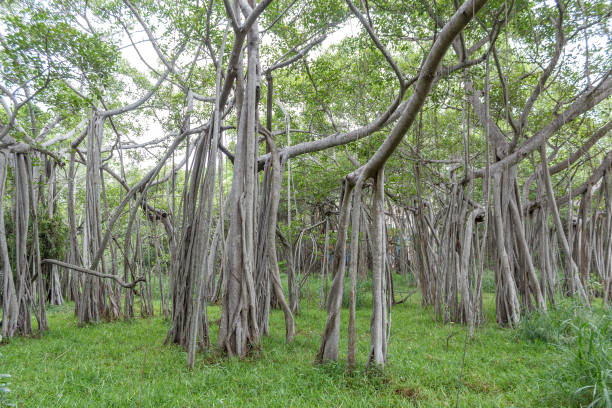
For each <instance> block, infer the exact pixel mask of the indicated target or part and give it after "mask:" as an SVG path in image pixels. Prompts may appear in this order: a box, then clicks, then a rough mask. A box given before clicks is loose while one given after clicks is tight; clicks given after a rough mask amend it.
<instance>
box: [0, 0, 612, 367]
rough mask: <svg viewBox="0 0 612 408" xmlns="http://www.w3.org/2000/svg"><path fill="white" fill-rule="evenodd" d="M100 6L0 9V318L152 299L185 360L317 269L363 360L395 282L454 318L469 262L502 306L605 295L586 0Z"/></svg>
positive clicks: (600, 72) (257, 338)
mask: <svg viewBox="0 0 612 408" xmlns="http://www.w3.org/2000/svg"><path fill="white" fill-rule="evenodd" d="M77 3H78V4H77ZM107 3H108V4H105V2H97V3H96V4H90V2H76V3H74V4H72V3H71V4H64V2H61V1H50V2H46V3H44V4H36V5H31V6H32V7H29V6H28V5H29V2H25V1H22V2H19V1H16V2H8V4H3V5H0V7H1V8H2V9H3V12H4V13H3V15H2V17H1V19H2V24H3V27H5V28H6V29H4V31H3V33H1V34H0V46H1V51H0V68H2V69H1V71H0V72H1V74H0V101H2V105H3V110H2V112H0V191H1V192H2V202H1V203H0V261H1V264H2V269H1V271H2V279H1V284H2V311H3V320H2V336H3V337H7V338H10V337H13V336H17V335H23V336H30V335H33V334H35V333H39V334H43V333H44V332H45V331H46V330H53V328H52V327H49V325H48V322H47V318H46V307H47V305H48V304H54V305H55V304H61V303H63V302H66V301H69V302H73V304H74V310H75V315H76V319H77V322H78V325H79V326H82V325H86V324H96V323H100V322H101V321H103V320H107V321H108V320H116V319H122V318H123V319H132V318H135V316H136V315H137V314H140V316H141V317H143V318H146V317H150V316H152V315H154V314H155V313H157V312H159V313H161V314H164V315H165V316H166V317H167V318H168V332H167V336H166V339H165V343H166V344H168V345H169V344H176V345H178V346H180V347H182V348H183V349H184V350H185V351H187V362H188V366H190V367H193V366H194V362H195V358H196V353H197V352H198V351H203V352H207V351H209V350H210V349H211V348H212V347H216V348H217V349H218V350H221V351H222V352H224V353H226V354H227V355H229V356H238V357H244V356H246V355H248V354H249V353H250V352H251V351H252V350H254V349H257V348H259V347H261V338H262V336H267V335H269V334H270V315H271V313H272V310H274V309H280V310H281V311H282V313H283V317H284V322H285V340H286V341H287V342H291V341H293V340H294V338H295V337H296V336H299V331H298V330H297V328H296V326H298V325H299V318H298V316H299V315H300V308H301V303H300V302H301V301H302V300H303V297H304V293H305V292H308V289H309V287H310V286H309V285H310V280H312V279H314V280H317V281H316V285H317V289H316V290H317V297H318V299H317V302H318V305H319V307H320V308H325V309H326V320H325V322H323V321H322V322H321V334H322V337H321V343H320V348H319V350H318V352H317V353H316V357H315V359H316V361H317V362H320V363H323V362H327V361H337V360H338V359H339V356H340V350H339V344H340V338H341V327H342V325H341V323H342V322H341V310H342V308H343V307H345V306H348V333H347V338H348V350H347V353H346V356H347V360H348V365H349V367H355V366H356V364H357V357H356V348H355V343H356V337H357V333H356V330H357V329H356V327H357V324H356V319H357V314H356V307H357V297H358V287H359V285H360V282H366V281H367V282H371V299H372V309H371V313H370V348H369V352H368V355H367V356H366V357H367V366H368V367H377V368H384V366H385V364H386V363H387V354H388V347H389V337H390V334H391V331H392V323H393V324H395V322H393V321H392V310H393V308H394V307H402V306H399V305H402V304H404V303H405V302H406V300H407V299H409V297H410V296H412V292H411V293H408V294H406V293H401V292H399V291H396V290H395V284H394V282H397V280H398V279H402V280H405V281H408V282H412V284H413V285H414V293H417V292H418V293H419V294H420V302H421V306H422V307H423V308H424V309H428V308H431V309H432V311H433V313H432V316H433V317H434V319H438V320H440V321H442V322H444V323H448V322H454V323H460V324H465V325H467V326H468V327H469V332H470V333H471V334H472V335H473V334H474V332H475V330H477V327H478V326H479V325H480V324H482V323H483V322H484V319H485V312H484V310H483V292H484V286H485V285H487V284H488V283H487V279H488V277H491V279H490V280H491V284H492V285H493V291H494V294H495V315H496V320H497V323H498V324H499V325H502V326H516V325H518V324H519V322H520V319H521V318H522V317H523V316H524V315H526V314H527V313H530V312H533V311H539V312H541V313H546V312H547V310H549V309H550V308H553V307H555V305H556V304H557V303H558V301H559V299H561V298H563V297H575V298H576V299H577V300H578V301H579V302H581V303H583V304H585V305H588V304H589V303H590V302H591V301H592V299H593V298H594V297H601V298H602V300H603V302H604V303H606V304H607V303H609V301H610V296H611V295H612V150H610V146H611V140H612V139H611V138H610V137H611V136H610V134H609V133H610V130H611V128H612V122H611V120H610V119H611V118H610V107H611V99H610V95H611V94H612V77H611V74H612V65H611V64H610V61H609V58H606V57H607V56H609V55H610V52H612V49H611V48H610V47H611V46H610V41H606V39H608V40H609V38H608V37H609V32H608V31H609V27H608V26H607V25H606V24H607V22H609V17H610V14H611V13H612V11H611V10H610V6H609V4H607V3H606V2H605V1H600V0H593V1H591V2H577V3H574V2H563V1H561V0H559V1H556V2H555V3H554V4H553V3H550V2H536V3H535V4H533V3H528V2H525V1H520V0H513V1H503V2H499V1H497V2H491V1H487V0H466V1H465V2H463V3H458V2H454V3H451V2H444V3H436V2H434V3H429V2H426V1H404V2H400V3H393V2H383V1H370V2H367V1H364V2H360V3H359V4H357V3H353V2H352V1H350V0H345V1H331V2H330V1H313V2H310V1H300V0H298V1H293V0H292V1H271V0H262V1H259V2H257V1H255V0H223V1H215V0H210V1H203V2H195V3H194V2H183V1H179V2H176V3H173V4H154V2H153V3H152V2H146V1H138V2H136V1H134V2H133V3H132V2H131V1H130V0H123V1H122V2H107ZM345 287H346V288H348V290H347V292H348V293H344V292H345ZM344 299H346V302H343V300H344ZM210 305H215V307H219V308H220V312H219V313H220V317H219V320H218V331H217V337H216V339H215V338H212V337H214V336H213V335H212V334H211V333H212V331H211V330H210V327H209V325H210V324H211V322H210V321H209V317H208V311H209V306H210ZM156 310H157V311H156ZM138 312H139V313H138ZM32 316H33V317H34V320H35V322H33V321H32ZM33 323H36V324H33ZM161 341H163V339H160V342H161ZM213 344H214V345H215V346H213ZM314 354H315V350H313V355H314Z"/></svg>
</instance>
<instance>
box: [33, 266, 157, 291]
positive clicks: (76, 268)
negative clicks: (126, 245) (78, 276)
mask: <svg viewBox="0 0 612 408" xmlns="http://www.w3.org/2000/svg"><path fill="white" fill-rule="evenodd" d="M41 263H50V264H54V265H57V266H63V267H64V268H68V269H72V270H73V271H77V272H82V273H86V274H88V275H93V276H97V277H98V278H105V279H112V280H114V281H115V282H117V283H118V284H119V285H120V286H123V287H124V288H127V289H132V288H133V287H134V286H136V284H137V283H138V282H145V281H146V279H145V277H144V276H140V277H138V278H136V279H135V280H134V281H133V282H130V283H125V282H124V281H122V280H121V278H119V277H118V276H116V275H108V274H105V273H100V272H96V271H92V270H91V269H87V268H83V267H82V266H77V265H72V264H69V263H66V262H62V261H58V260H55V259H43V260H42V261H41Z"/></svg>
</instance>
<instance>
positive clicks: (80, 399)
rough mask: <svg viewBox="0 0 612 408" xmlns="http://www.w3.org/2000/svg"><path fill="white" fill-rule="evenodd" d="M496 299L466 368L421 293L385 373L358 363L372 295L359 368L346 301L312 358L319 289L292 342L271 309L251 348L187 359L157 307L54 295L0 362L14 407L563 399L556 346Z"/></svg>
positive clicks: (450, 328)
mask: <svg viewBox="0 0 612 408" xmlns="http://www.w3.org/2000/svg"><path fill="white" fill-rule="evenodd" d="M365 286H367V285H365ZM312 287H313V291H315V289H314V288H315V287H316V282H313V284H312ZM315 293H316V292H315ZM364 298H366V299H367V295H365V296H364ZM366 303H367V304H366ZM493 305H494V299H493V295H491V294H486V296H485V306H486V309H487V314H488V315H487V323H486V324H485V325H484V326H483V327H482V328H480V329H478V330H477V331H476V335H475V337H474V338H473V340H472V341H471V342H469V343H468V346H467V349H466V351H467V353H466V357H465V367H464V369H463V376H460V373H461V361H462V356H463V350H464V340H465V330H464V328H463V327H460V326H456V325H442V324H440V323H437V322H435V321H433V319H432V313H431V312H430V311H427V310H424V309H422V308H421V306H420V299H418V295H414V296H413V299H411V302H410V301H409V302H406V303H404V304H401V305H397V306H395V307H394V308H393V312H392V330H391V338H390V342H389V356H388V357H389V364H388V369H387V370H385V372H384V373H382V374H377V375H365V374H364V372H363V367H364V366H365V363H366V361H365V359H366V355H367V351H368V347H369V319H370V306H369V299H367V302H363V303H362V307H360V308H359V309H358V310H357V357H358V362H357V363H358V367H361V370H358V371H355V372H347V370H346V364H345V358H346V347H347V346H346V330H347V328H346V327H347V320H348V313H347V310H343V315H342V332H341V333H342V334H341V345H340V349H341V356H340V359H341V360H340V362H339V363H338V364H328V365H315V364H313V360H314V356H315V353H316V351H317V349H318V346H319V341H320V336H321V332H322V329H323V325H324V322H325V312H323V311H320V310H318V308H317V306H318V297H317V295H316V294H314V293H312V294H311V295H309V296H306V297H305V299H304V300H303V301H302V313H301V314H300V315H299V316H297V318H296V326H297V337H296V339H295V341H294V342H293V343H292V344H290V345H287V344H285V342H284V322H283V315H282V313H281V312H280V311H279V310H274V311H272V314H271V318H270V328H271V335H270V336H269V337H264V338H263V339H262V345H261V349H260V350H259V351H256V352H255V353H254V355H252V356H250V357H248V358H246V359H244V360H237V359H227V358H225V357H223V356H219V355H216V354H215V353H214V352H209V353H201V354H199V355H198V358H197V361H196V365H195V368H194V369H193V370H188V369H187V368H186V365H185V364H186V353H185V352H184V351H183V350H182V349H180V348H178V347H175V346H164V345H163V344H162V343H163V340H164V338H165V335H166V330H167V327H168V322H167V321H165V320H164V319H163V318H161V317H154V318H149V319H134V320H132V321H130V322H127V321H117V322H113V323H105V324H98V325H91V326H87V327H83V328H78V327H77V324H76V319H75V317H74V315H73V312H72V305H70V304H68V305H64V306H61V307H51V308H50V309H49V323H50V327H51V330H50V331H49V332H48V333H46V334H45V335H44V337H43V338H42V339H37V338H31V339H24V338H16V339H12V340H10V341H9V342H8V343H7V344H4V345H2V346H1V347H0V352H1V353H2V354H3V358H1V359H0V373H10V374H11V376H12V378H11V383H12V384H11V390H12V391H11V395H10V400H11V401H12V402H14V403H16V405H17V406H19V407H126V406H130V407H132V406H134V407H200V406H207V407H240V406H262V407H263V406H266V407H268V406H269V407H298V406H304V407H306V406H308V407H311V406H333V407H338V406H346V407H389V406H393V407H400V406H405V407H413V406H414V407H447V406H453V407H454V406H455V400H456V397H457V393H458V394H459V404H458V406H461V407H510V406H516V407H546V406H550V407H559V406H566V405H567V404H568V401H567V400H565V399H563V398H562V397H560V396H558V395H556V394H554V393H551V392H550V391H551V388H554V387H555V383H554V382H553V381H550V380H543V379H546V378H550V374H551V369H552V367H553V366H554V363H555V361H557V360H558V359H559V358H560V357H561V356H562V355H563V354H562V351H561V350H559V348H557V347H554V346H552V345H550V344H549V343H545V342H530V341H525V340H522V339H521V337H520V336H517V335H516V333H515V332H513V331H510V330H505V329H501V328H498V327H497V326H496V324H495V318H494V309H493ZM136 310H138V309H137V308H136ZM156 312H157V309H156ZM218 318H219V308H218V307H217V306H212V307H210V308H209V320H210V321H211V322H212V323H211V331H212V336H213V337H212V338H213V341H214V340H215V339H216V330H217V327H216V326H217V325H216V322H217V320H218ZM549 395H553V397H552V399H551V397H549Z"/></svg>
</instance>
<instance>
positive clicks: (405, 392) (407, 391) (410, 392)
mask: <svg viewBox="0 0 612 408" xmlns="http://www.w3.org/2000/svg"><path fill="white" fill-rule="evenodd" d="M395 393H396V394H397V395H399V396H400V397H402V398H406V399H409V400H411V401H416V400H418V399H419V398H420V397H421V391H419V389H418V388H414V387H397V388H396V389H395Z"/></svg>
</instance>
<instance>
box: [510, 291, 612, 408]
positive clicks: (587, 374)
mask: <svg viewBox="0 0 612 408" xmlns="http://www.w3.org/2000/svg"><path fill="white" fill-rule="evenodd" d="M611 324H612V314H611V313H610V309H609V308H605V307H600V306H594V307H593V308H587V307H584V306H581V305H580V304H579V303H577V302H575V301H573V300H567V301H564V302H563V303H561V304H560V305H559V306H557V307H556V308H555V309H553V310H551V311H550V312H549V313H533V314H531V315H529V316H527V317H525V318H524V319H523V320H522V323H521V326H520V327H519V330H518V331H517V334H518V335H519V336H521V337H522V338H523V339H525V340H527V341H530V342H541V343H545V344H550V345H552V346H553V347H555V348H556V349H558V350H559V351H560V352H561V354H562V357H561V358H560V359H559V361H558V363H556V364H554V365H553V366H551V372H550V378H552V379H553V381H554V383H555V386H554V387H551V388H550V390H549V391H550V392H549V393H550V394H551V395H550V396H551V397H553V396H554V397H557V398H562V399H565V400H566V401H567V404H568V405H569V406H572V407H588V408H591V407H592V408H612V396H611V393H612V327H611Z"/></svg>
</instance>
